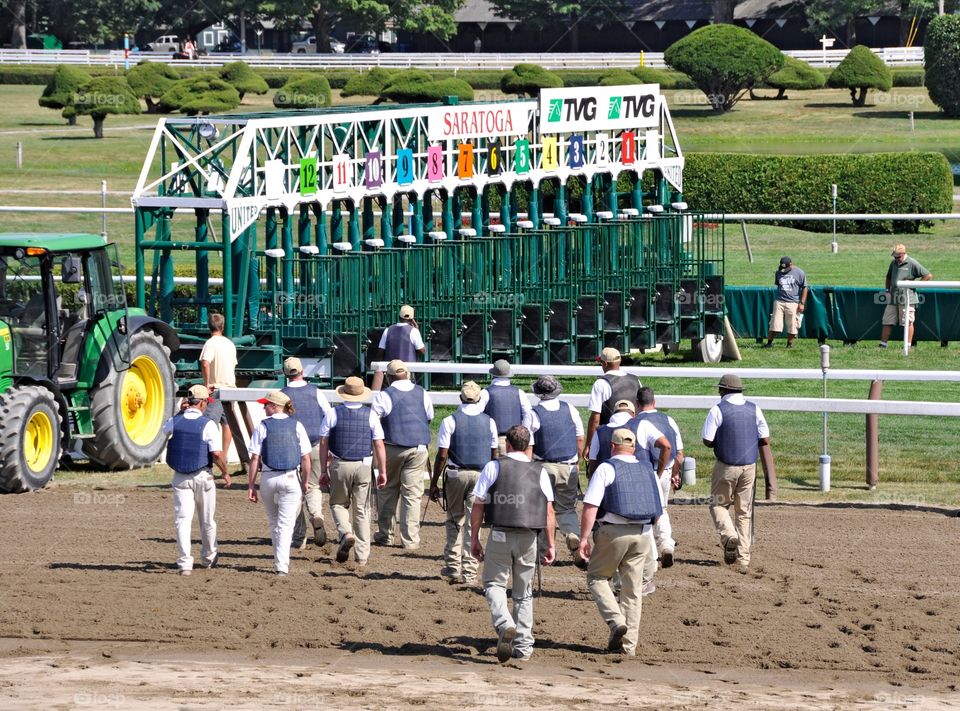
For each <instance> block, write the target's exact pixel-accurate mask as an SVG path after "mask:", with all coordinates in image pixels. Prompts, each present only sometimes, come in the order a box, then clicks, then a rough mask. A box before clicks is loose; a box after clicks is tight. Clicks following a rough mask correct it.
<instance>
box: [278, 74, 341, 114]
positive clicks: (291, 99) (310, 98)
mask: <svg viewBox="0 0 960 711" xmlns="http://www.w3.org/2000/svg"><path fill="white" fill-rule="evenodd" d="M331 95H332V92H331V91H330V82H329V81H327V78H326V77H325V76H323V75H322V74H320V73H319V72H310V73H303V74H294V75H293V76H291V77H290V78H289V79H288V80H287V82H286V84H284V85H283V86H282V87H280V89H279V90H278V91H277V93H276V94H275V95H274V97H273V105H274V106H276V107H277V108H278V109H319V108H322V107H325V106H330V103H331Z"/></svg>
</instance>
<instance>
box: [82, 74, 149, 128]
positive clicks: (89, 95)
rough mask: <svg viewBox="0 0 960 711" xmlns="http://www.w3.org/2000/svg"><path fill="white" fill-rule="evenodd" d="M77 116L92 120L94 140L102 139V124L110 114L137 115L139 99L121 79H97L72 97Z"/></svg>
mask: <svg viewBox="0 0 960 711" xmlns="http://www.w3.org/2000/svg"><path fill="white" fill-rule="evenodd" d="M72 103H73V108H74V109H75V110H76V112H77V114H80V115H84V116H90V117H91V118H92V119H93V136H94V138H103V122H104V121H105V120H106V118H107V116H109V115H110V114H139V113H140V99H138V98H137V95H136V94H134V93H133V90H132V89H131V88H130V85H129V84H127V80H126V79H125V78H123V77H97V78H96V79H91V80H90V81H89V82H87V83H86V84H84V85H83V86H81V87H80V88H79V89H78V90H77V92H76V93H75V94H74V95H73V102H72Z"/></svg>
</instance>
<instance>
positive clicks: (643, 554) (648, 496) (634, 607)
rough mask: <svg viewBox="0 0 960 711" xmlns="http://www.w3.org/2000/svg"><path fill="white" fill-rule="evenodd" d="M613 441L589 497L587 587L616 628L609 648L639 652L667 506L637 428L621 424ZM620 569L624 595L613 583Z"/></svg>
mask: <svg viewBox="0 0 960 711" xmlns="http://www.w3.org/2000/svg"><path fill="white" fill-rule="evenodd" d="M611 444H612V447H613V456H612V457H611V458H610V459H609V460H608V461H606V462H604V463H603V464H601V465H600V466H598V467H597V470H596V471H595V472H594V473H593V477H591V479H590V484H589V486H588V487H587V493H586V494H584V497H583V514H582V515H581V521H580V556H581V557H582V558H583V559H584V560H587V561H589V564H588V568H587V587H588V588H589V589H590V594H591V595H592V596H593V599H594V602H596V603H597V608H598V609H599V610H600V616H601V617H603V621H604V622H606V623H607V627H608V628H609V629H610V635H609V637H608V638H607V649H608V650H609V651H611V652H620V653H623V654H626V655H629V656H633V655H635V654H636V649H637V644H638V641H639V639H640V613H641V609H642V599H643V596H642V594H641V589H642V585H643V574H644V569H645V568H647V567H648V566H649V562H650V559H651V558H654V557H656V551H655V550H654V545H653V538H652V536H651V535H650V529H651V527H652V525H653V524H654V523H655V522H656V520H657V518H659V517H660V514H661V513H662V507H661V505H660V490H659V486H658V484H657V481H656V476H655V475H654V472H653V467H652V466H650V460H649V458H648V457H646V456H641V457H640V458H639V459H638V458H637V457H635V456H634V447H635V445H636V434H634V433H633V432H632V431H630V430H628V429H626V428H622V427H621V428H618V429H617V430H616V431H615V432H614V433H613V437H612V438H611ZM594 524H596V526H594ZM591 532H592V533H593V536H592V538H593V541H592V542H591V540H590V538H591V536H590V534H591ZM618 572H619V573H620V579H621V588H620V599H619V601H618V600H617V598H616V596H615V595H614V591H613V586H612V585H611V579H612V578H613V576H614V574H615V573H618Z"/></svg>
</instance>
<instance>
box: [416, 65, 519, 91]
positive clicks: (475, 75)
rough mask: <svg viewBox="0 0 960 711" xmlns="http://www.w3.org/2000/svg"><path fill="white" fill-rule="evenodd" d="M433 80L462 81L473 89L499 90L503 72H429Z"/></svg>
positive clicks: (470, 70)
mask: <svg viewBox="0 0 960 711" xmlns="http://www.w3.org/2000/svg"><path fill="white" fill-rule="evenodd" d="M431 74H433V78H434V79H448V78H451V77H452V78H454V79H462V80H463V81H465V82H467V84H469V85H470V86H472V87H473V88H474V89H480V90H485V91H489V90H491V89H499V88H500V80H501V79H502V78H503V72H501V71H499V70H496V69H467V70H460V71H457V72H431Z"/></svg>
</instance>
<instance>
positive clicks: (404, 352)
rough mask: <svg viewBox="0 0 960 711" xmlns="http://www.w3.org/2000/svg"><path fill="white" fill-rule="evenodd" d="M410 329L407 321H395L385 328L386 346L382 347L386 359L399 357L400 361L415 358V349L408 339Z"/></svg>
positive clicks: (411, 329) (411, 327) (411, 328)
mask: <svg viewBox="0 0 960 711" xmlns="http://www.w3.org/2000/svg"><path fill="white" fill-rule="evenodd" d="M411 331H413V326H411V325H410V324H409V323H395V324H393V325H392V326H390V328H388V329H387V343H386V346H387V347H386V348H384V349H383V350H384V353H385V355H384V358H385V359H386V360H393V359H395V358H399V359H400V360H402V361H414V360H416V359H417V349H416V348H414V347H413V343H412V342H411V340H410V332H411Z"/></svg>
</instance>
